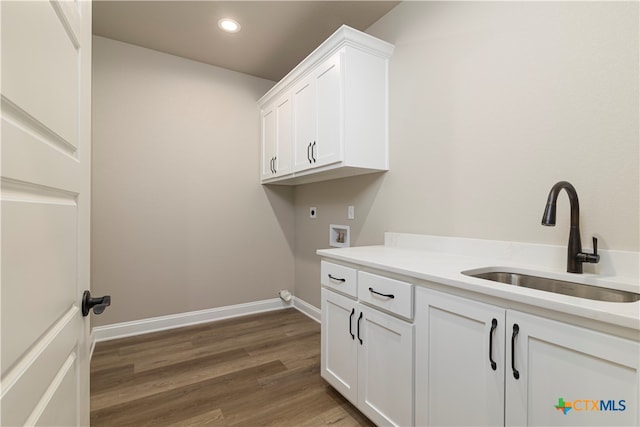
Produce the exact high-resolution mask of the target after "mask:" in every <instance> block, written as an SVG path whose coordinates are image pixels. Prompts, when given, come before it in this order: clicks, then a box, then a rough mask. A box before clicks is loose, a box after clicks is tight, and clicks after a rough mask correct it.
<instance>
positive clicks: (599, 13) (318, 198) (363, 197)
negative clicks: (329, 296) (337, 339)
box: [295, 2, 640, 306]
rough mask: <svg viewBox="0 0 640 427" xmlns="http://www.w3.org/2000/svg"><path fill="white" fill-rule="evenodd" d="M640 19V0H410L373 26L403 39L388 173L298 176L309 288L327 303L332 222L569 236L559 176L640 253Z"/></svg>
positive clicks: (360, 241) (540, 237)
mask: <svg viewBox="0 0 640 427" xmlns="http://www.w3.org/2000/svg"><path fill="white" fill-rule="evenodd" d="M638 18H639V16H638V3H637V2H614V3H611V2H580V3H578V2H404V3H401V4H400V5H399V6H397V7H395V8H394V9H393V10H391V12H390V13H388V14H387V15H385V16H384V17H383V18H382V19H380V20H379V21H378V22H377V23H376V24H374V25H373V26H372V27H370V28H369V29H368V31H367V32H369V33H370V34H372V35H375V36H377V37H380V38H382V39H384V40H387V41H389V42H391V43H394V44H395V52H394V54H393V57H392V58H391V62H390V157H391V159H390V163H391V165H390V166H391V170H390V171H389V172H387V173H386V174H381V175H372V176H364V177H356V178H349V179H343V180H340V181H328V182H324V183H318V184H310V185H304V186H300V187H297V188H296V190H295V198H296V231H295V233H296V278H295V280H296V296H298V297H300V298H302V299H304V300H306V301H308V302H310V303H312V304H314V305H316V306H319V304H320V285H319V274H320V272H319V264H320V263H319V259H318V257H317V256H316V255H315V250H316V249H317V248H323V247H327V246H328V225H329V224H330V223H337V224H350V225H351V227H352V230H351V232H352V235H351V239H352V245H367V244H381V243H382V241H383V233H384V231H396V232H411V233H422V234H433V235H444V236H463V237H473V238H485V239H494V240H511V241H519V242H533V243H549V244H557V245H566V243H567V239H568V231H569V225H568V223H569V204H568V198H567V196H566V194H561V195H560V198H559V205H558V224H557V226H556V227H555V228H551V227H542V226H541V225H540V221H541V218H542V212H543V210H544V205H545V201H546V197H547V194H548V192H549V189H550V188H551V186H552V185H553V184H554V183H555V182H557V181H560V180H567V181H569V182H571V183H572V184H573V185H574V186H575V187H576V189H577V191H578V195H579V199H580V208H581V216H580V218H581V229H582V240H583V243H584V246H585V247H590V246H591V236H592V235H597V236H598V237H599V238H600V240H599V244H600V247H602V248H608V249H619V250H632V251H638V250H639V249H640V244H639V233H640V231H639V218H640V209H639V203H640V202H639V194H640V187H639V182H638V181H639V173H640V170H639V166H638V165H639V158H638V156H639V149H638V146H639V135H638V128H639V123H638V122H639V120H638V116H639V109H638V96H639V95H638V94H639V88H638V75H639V72H638V62H639V58H638V50H639V43H638V37H639V35H638V34H639V33H638V25H639V24H638V22H639V19H638ZM349 204H354V205H355V207H356V220H354V221H348V220H347V219H346V215H347V205H349ZM309 206H316V207H318V219H316V220H310V219H309V218H308V208H309Z"/></svg>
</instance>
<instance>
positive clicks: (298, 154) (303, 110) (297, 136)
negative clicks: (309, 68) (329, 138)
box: [293, 75, 317, 171]
mask: <svg viewBox="0 0 640 427" xmlns="http://www.w3.org/2000/svg"><path fill="white" fill-rule="evenodd" d="M315 91H316V85H315V76H313V75H312V76H309V77H307V78H305V79H304V80H302V81H301V82H300V83H299V84H298V85H296V86H295V87H294V89H293V120H294V135H293V141H294V152H295V154H294V155H295V164H294V170H296V171H298V170H302V169H307V168H309V167H313V159H312V157H311V150H312V149H313V144H314V143H317V141H316V94H315Z"/></svg>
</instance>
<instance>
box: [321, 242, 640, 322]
mask: <svg viewBox="0 0 640 427" xmlns="http://www.w3.org/2000/svg"><path fill="white" fill-rule="evenodd" d="M317 254H318V255H320V256H322V257H325V258H329V259H334V260H338V261H344V262H349V263H354V264H358V265H362V266H365V267H370V268H375V269H379V270H383V271H387V272H392V273H396V274H400V275H403V276H407V277H413V278H416V279H421V280H426V281H430V282H436V283H439V284H443V285H447V286H451V287H453V288H457V289H463V290H466V291H471V292H476V293H481V294H484V295H487V296H491V297H496V298H501V299H504V300H509V301H515V302H518V303H523V304H527V305H529V306H533V307H541V308H544V309H547V310H553V311H557V312H561V313H566V314H569V315H574V316H578V317H583V318H588V319H591V320H596V321H599V322H604V323H608V324H611V325H616V326H622V327H625V328H630V329H633V330H636V331H638V330H640V301H636V302H633V303H613V302H602V301H594V300H589V299H584V298H578V297H571V296H567V295H560V294H555V293H551V292H545V291H540V290H536V289H529V288H524V287H519V286H509V285H505V284H501V283H497V282H492V281H489V280H484V279H479V278H474V277H470V276H467V275H464V274H462V272H463V271H467V270H475V269H486V268H488V267H491V270H494V271H498V270H497V269H494V268H493V267H503V268H508V269H509V270H510V271H517V272H519V273H524V274H532V275H538V276H543V277H548V278H552V279H557V280H565V281H572V282H578V283H585V284H590V285H594V286H601V287H608V288H614V289H621V290H626V291H631V292H636V293H640V282H639V281H638V277H637V274H638V254H637V253H636V252H620V251H608V252H607V251H601V263H604V265H601V266H598V267H597V270H596V273H585V274H571V273H566V272H565V271H564V265H563V264H564V263H566V247H565V248H562V247H555V246H548V245H535V244H522V243H512V242H498V241H489V240H477V239H461V238H446V237H436V236H420V235H409V234H401V233H386V234H385V245H383V246H363V247H352V248H340V249H320V250H318V251H317ZM558 256H560V260H559V261H557V258H558ZM549 260H553V261H549ZM543 265H548V268H543ZM586 270H587V266H586V264H585V271H586Z"/></svg>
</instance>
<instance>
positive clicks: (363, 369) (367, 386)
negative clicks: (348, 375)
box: [356, 304, 414, 426]
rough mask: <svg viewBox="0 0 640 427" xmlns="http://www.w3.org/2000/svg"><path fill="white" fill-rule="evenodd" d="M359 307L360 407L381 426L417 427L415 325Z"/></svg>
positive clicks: (362, 306)
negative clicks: (414, 386) (415, 415)
mask: <svg viewBox="0 0 640 427" xmlns="http://www.w3.org/2000/svg"><path fill="white" fill-rule="evenodd" d="M358 307H359V308H360V312H361V313H362V315H358V324H357V328H356V330H357V338H358V341H359V345H360V348H359V350H358V408H359V409H360V410H361V411H362V412H363V413H364V414H365V415H366V416H367V417H369V418H370V419H371V420H373V421H374V422H375V423H376V424H377V425H380V426H382V425H394V426H411V425H414V423H413V325H412V324H410V323H408V322H405V321H402V320H400V319H397V318H395V317H392V316H389V315H387V314H384V313H381V312H379V311H378V310H374V309H372V308H369V307H366V306H364V305H362V304H358Z"/></svg>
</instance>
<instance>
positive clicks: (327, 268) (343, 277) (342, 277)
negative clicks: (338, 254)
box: [320, 261, 357, 297]
mask: <svg viewBox="0 0 640 427" xmlns="http://www.w3.org/2000/svg"><path fill="white" fill-rule="evenodd" d="M356 279H357V275H356V270H355V269H353V268H349V267H344V266H342V265H338V264H333V263H331V262H327V261H322V262H320V283H322V285H323V286H326V287H327V288H331V289H335V290H336V291H339V292H342V293H345V294H347V295H351V296H353V297H356V296H357V288H356Z"/></svg>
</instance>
